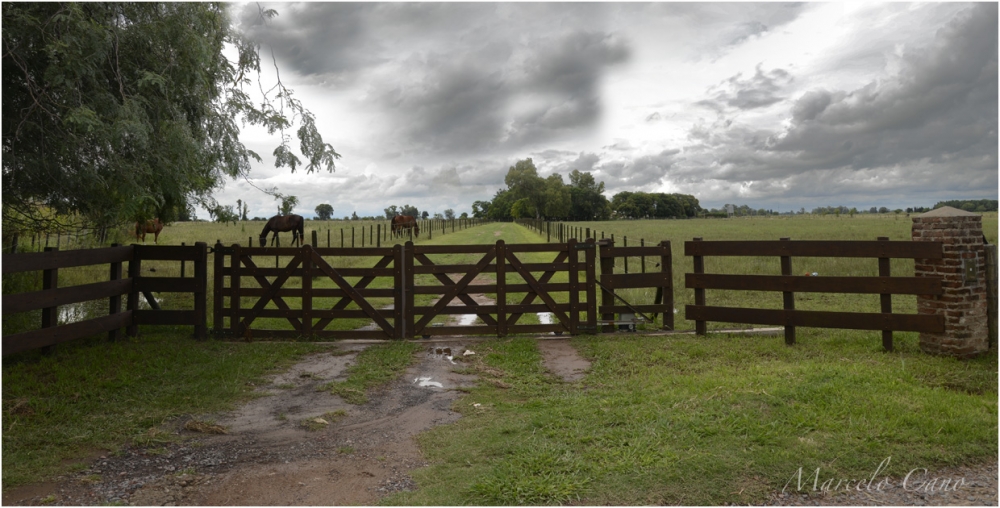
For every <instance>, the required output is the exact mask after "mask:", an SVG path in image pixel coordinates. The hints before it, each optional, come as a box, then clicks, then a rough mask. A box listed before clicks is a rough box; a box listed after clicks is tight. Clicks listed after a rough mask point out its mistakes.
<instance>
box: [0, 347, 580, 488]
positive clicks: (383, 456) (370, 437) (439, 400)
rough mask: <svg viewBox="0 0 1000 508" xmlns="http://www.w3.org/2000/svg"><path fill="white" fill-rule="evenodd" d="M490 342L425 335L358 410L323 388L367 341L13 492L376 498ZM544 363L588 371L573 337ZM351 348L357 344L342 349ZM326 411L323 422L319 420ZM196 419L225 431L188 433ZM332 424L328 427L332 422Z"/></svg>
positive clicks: (549, 350)
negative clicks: (420, 346) (155, 439)
mask: <svg viewBox="0 0 1000 508" xmlns="http://www.w3.org/2000/svg"><path fill="white" fill-rule="evenodd" d="M479 342H480V340H477V339H469V340H465V341H463V340H461V339H458V340H452V341H448V342H427V343H426V350H424V351H423V352H422V353H419V354H418V355H419V361H417V362H416V363H415V364H414V365H413V366H412V367H410V368H409V369H408V370H407V371H406V372H405V374H403V375H402V376H401V377H400V378H398V379H397V380H396V381H394V382H392V383H391V384H390V385H388V386H387V387H385V388H384V389H382V390H380V391H378V392H376V393H374V394H371V395H370V397H369V398H370V402H369V403H368V404H365V405H363V406H354V405H351V404H347V403H345V402H343V401H342V400H341V399H340V398H339V397H337V396H335V395H331V394H330V393H329V392H326V391H319V390H317V388H318V387H319V386H321V385H323V384H325V383H328V382H330V381H332V380H338V379H343V378H344V377H345V369H346V368H347V366H348V365H350V364H351V362H352V361H353V359H354V358H355V356H356V355H357V352H358V351H360V350H362V349H363V348H364V347H365V346H363V345H354V346H346V347H344V348H342V350H341V351H339V352H336V353H330V352H326V353H321V354H316V355H312V356H309V357H306V358H305V359H303V360H302V361H301V362H300V363H298V364H297V365H295V366H294V367H293V368H292V369H291V370H289V371H287V372H285V373H282V374H280V375H278V376H275V377H274V378H273V379H271V380H270V382H269V383H268V384H267V385H266V386H261V387H258V392H259V393H260V394H261V396H260V397H259V398H256V399H254V400H252V401H251V402H250V403H248V404H246V405H244V406H242V407H240V408H239V409H237V410H235V411H232V412H229V413H224V414H217V415H197V416H196V417H186V418H180V419H177V420H176V421H174V422H171V423H170V425H169V427H170V429H171V431H172V432H175V433H177V434H180V435H181V436H183V437H184V439H181V440H179V441H178V442H174V443H167V444H162V445H156V444H154V445H151V446H148V447H129V448H125V449H123V450H121V451H120V452H119V453H117V454H114V455H105V456H99V457H95V459H94V460H93V462H92V463H90V465H89V467H88V468H87V469H85V470H83V471H81V472H79V473H75V474H73V475H70V476H67V477H65V478H61V479H60V480H59V481H57V482H50V483H41V484H35V485H27V486H23V487H19V488H17V489H13V490H12V491H10V492H8V493H6V494H4V496H3V503H4V504H5V505H13V504H18V505H41V504H46V505H106V504H132V505H373V504H376V503H377V502H378V500H379V498H380V497H383V496H385V495H387V494H389V493H392V492H396V491H400V490H407V489H413V488H414V487H415V485H414V484H413V482H412V480H411V479H410V476H409V472H410V471H411V470H412V469H414V468H417V467H421V466H423V465H425V463H424V461H423V458H422V455H421V453H420V450H419V449H418V447H417V445H416V442H415V441H414V439H413V437H414V436H415V435H416V434H418V433H420V432H422V431H424V430H426V429H429V428H431V427H432V426H435V425H443V424H447V423H450V422H454V421H455V420H457V419H458V418H459V414H458V413H456V412H454V411H452V410H451V408H452V404H453V403H454V402H455V400H456V399H458V398H459V397H460V396H461V391H459V390H458V389H459V388H461V387H467V386H471V385H472V384H473V383H474V382H475V377H473V376H470V375H463V374H459V373H457V372H455V371H456V370H458V369H459V368H461V367H463V365H461V361H460V360H459V361H458V362H456V361H455V357H459V356H460V355H462V353H463V352H464V351H465V350H466V349H468V350H471V351H475V349H476V344H477V343H479ZM539 347H540V349H541V351H542V353H543V356H544V358H545V359H546V365H547V366H548V367H549V369H550V370H552V371H553V372H554V373H555V374H557V375H560V376H563V377H564V378H565V379H567V380H572V379H574V378H578V377H579V376H581V375H582V373H583V372H584V371H585V369H586V368H587V363H586V361H585V360H583V359H582V358H581V357H580V356H579V355H578V354H577V353H576V350H575V349H574V348H572V346H570V345H569V341H568V340H567V339H559V340H540V341H539ZM344 349H346V350H347V351H343V350H344ZM317 419H321V420H317ZM192 420H196V421H201V422H206V423H210V424H214V425H217V426H220V427H223V428H225V429H226V430H227V433H226V434H219V435H213V434H205V433H198V432H193V431H191V430H188V429H185V424H188V422H191V421H192ZM324 422H325V423H324Z"/></svg>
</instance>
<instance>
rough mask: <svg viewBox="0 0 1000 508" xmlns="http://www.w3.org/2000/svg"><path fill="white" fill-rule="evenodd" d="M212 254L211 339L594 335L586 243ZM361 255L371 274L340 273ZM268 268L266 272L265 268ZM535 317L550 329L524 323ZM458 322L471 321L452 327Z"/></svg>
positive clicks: (222, 250)
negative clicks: (369, 260)
mask: <svg viewBox="0 0 1000 508" xmlns="http://www.w3.org/2000/svg"><path fill="white" fill-rule="evenodd" d="M214 252H215V281H214V282H215V299H214V309H215V312H214V326H213V328H214V329H215V331H216V333H220V334H228V335H232V336H237V337H245V338H247V339H250V338H252V337H256V338H263V337H296V336H318V337H330V338H370V339H411V338H414V337H418V336H419V337H429V336H432V335H436V336H442V335H466V334H490V335H497V336H506V335H509V334H516V333H548V332H553V333H557V334H558V333H563V332H566V333H570V334H576V333H583V332H596V331H597V298H596V275H595V267H596V266H595V265H596V263H595V260H596V255H595V254H596V246H595V244H594V241H593V240H588V241H587V242H577V241H576V240H570V241H569V242H567V243H562V244H524V245H520V244H511V245H508V244H506V243H504V242H503V241H502V240H501V241H498V242H497V243H496V244H494V245H457V246H432V245H421V246H417V245H414V244H413V243H412V242H407V243H406V244H405V245H395V246H394V247H388V248H314V247H312V246H310V245H304V246H302V247H300V248H265V247H262V248H257V247H241V246H239V245H233V246H230V247H225V246H223V245H221V244H216V245H215V247H214ZM581 254H582V256H581ZM366 257H367V258H375V259H376V262H375V263H374V265H373V266H365V267H357V266H347V264H346V263H348V262H351V261H350V260H353V259H357V258H366ZM581 258H582V259H581ZM272 260H273V266H274V268H267V267H265V266H264V265H271V264H272ZM539 313H542V314H548V315H550V316H551V322H550V323H543V322H538V323H534V322H528V323H524V322H522V321H535V319H534V318H526V316H529V315H539ZM459 315H469V316H474V318H473V319H475V320H478V321H479V323H476V324H473V323H471V322H470V323H465V324H463V323H462V322H461V320H458V322H456V319H455V318H456V316H459ZM226 319H228V323H227V322H226ZM338 320H339V321H338ZM367 320H371V321H372V322H373V324H366V323H364V322H365V321H367ZM539 320H541V315H539ZM470 321H471V320H470ZM331 324H332V325H333V326H332V328H333V329H327V328H328V327H331ZM363 325H364V326H363Z"/></svg>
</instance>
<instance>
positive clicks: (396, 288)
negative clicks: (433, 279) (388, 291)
mask: <svg viewBox="0 0 1000 508" xmlns="http://www.w3.org/2000/svg"><path fill="white" fill-rule="evenodd" d="M403 265H404V263H403V246H402V245H401V244H398V243H397V244H395V245H393V246H392V278H393V284H392V297H393V300H392V317H393V330H392V331H393V337H392V338H393V339H396V340H403V329H404V328H405V327H406V325H405V319H404V318H403V301H404V294H405V292H406V284H405V280H404V277H403Z"/></svg>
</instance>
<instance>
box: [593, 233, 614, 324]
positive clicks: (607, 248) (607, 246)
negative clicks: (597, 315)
mask: <svg viewBox="0 0 1000 508" xmlns="http://www.w3.org/2000/svg"><path fill="white" fill-rule="evenodd" d="M597 245H599V246H600V247H601V279H603V280H605V281H608V283H607V284H604V283H602V284H601V306H602V307H607V306H609V305H614V303H615V296H614V293H612V292H611V291H610V289H609V287H608V286H610V280H609V279H610V278H611V277H610V276H611V275H614V273H615V258H614V249H615V242H613V241H611V240H605V239H601V240H600V241H599V242H597ZM614 319H615V314H614V313H613V312H604V313H602V314H601V321H614ZM601 331H602V332H613V331H615V325H613V324H607V323H605V324H604V325H602V326H601Z"/></svg>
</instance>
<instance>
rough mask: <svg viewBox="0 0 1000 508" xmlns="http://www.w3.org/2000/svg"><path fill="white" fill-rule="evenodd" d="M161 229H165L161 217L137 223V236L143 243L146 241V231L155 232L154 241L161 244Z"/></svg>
mask: <svg viewBox="0 0 1000 508" xmlns="http://www.w3.org/2000/svg"><path fill="white" fill-rule="evenodd" d="M160 231H163V223H162V222H160V219H159V218H156V219H151V220H148V221H146V222H136V223H135V237H136V239H138V240H142V243H146V233H153V243H155V244H159V243H160Z"/></svg>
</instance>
